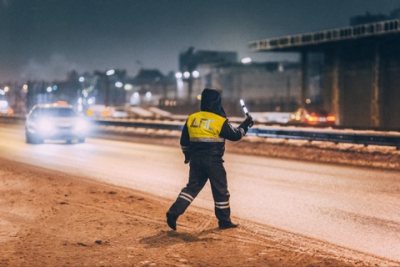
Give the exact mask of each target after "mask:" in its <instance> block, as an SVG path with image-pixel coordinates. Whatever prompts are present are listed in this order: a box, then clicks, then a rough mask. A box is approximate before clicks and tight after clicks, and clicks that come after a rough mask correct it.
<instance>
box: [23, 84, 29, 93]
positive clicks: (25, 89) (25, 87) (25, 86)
mask: <svg viewBox="0 0 400 267" xmlns="http://www.w3.org/2000/svg"><path fill="white" fill-rule="evenodd" d="M22 89H23V90H24V91H25V92H27V91H28V85H27V84H24V85H23V86H22Z"/></svg>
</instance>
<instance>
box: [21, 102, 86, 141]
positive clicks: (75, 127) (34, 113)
mask: <svg viewBox="0 0 400 267" xmlns="http://www.w3.org/2000/svg"><path fill="white" fill-rule="evenodd" d="M88 129H89V125H88V121H87V120H86V118H85V117H83V116H80V115H79V114H78V113H77V112H76V111H75V110H74V109H73V107H72V106H71V105H65V104H44V105H36V106H34V107H33V108H32V110H31V111H30V112H29V114H28V115H27V117H26V123H25V136H26V142H27V143H29V144H40V143H43V141H44V140H46V139H49V140H65V141H67V142H68V143H71V142H72V141H73V140H77V141H78V142H79V143H84V142H85V137H86V135H87V134H88Z"/></svg>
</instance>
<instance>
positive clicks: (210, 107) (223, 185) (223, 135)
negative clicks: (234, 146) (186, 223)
mask: <svg viewBox="0 0 400 267" xmlns="http://www.w3.org/2000/svg"><path fill="white" fill-rule="evenodd" d="M200 109H201V111H199V112H196V113H194V114H191V115H190V116H189V117H188V119H187V120H186V123H185V126H184V127H183V129H182V134H181V139H180V144H181V148H182V151H183V153H184V155H185V161H184V162H185V164H187V163H189V162H190V170H189V182H188V183H187V185H186V187H185V188H183V189H182V190H181V192H180V193H179V195H178V198H177V199H176V201H175V202H174V203H173V204H172V206H171V207H170V209H169V210H168V212H167V224H168V226H169V227H170V228H172V229H173V230H176V221H177V219H178V217H179V216H180V215H181V214H183V213H184V212H185V210H186V209H187V207H188V206H189V205H190V203H191V202H192V201H193V200H194V199H195V197H196V196H197V194H198V193H199V192H200V191H201V189H202V188H203V187H204V185H205V183H206V182H207V180H208V179H210V184H211V190H212V195H213V198H214V202H215V216H216V217H217V219H218V226H219V228H221V229H226V228H234V227H237V224H234V223H232V222H231V218H230V215H231V209H230V206H229V191H228V184H227V178H226V172H225V168H224V166H223V162H224V161H223V159H222V156H223V155H224V152H225V139H228V140H230V141H238V140H240V139H242V137H243V136H245V134H246V133H247V130H248V128H249V127H251V126H252V125H253V119H252V117H251V116H248V117H247V118H246V119H245V120H244V121H243V123H242V124H240V126H239V127H233V126H232V125H231V124H230V123H229V122H228V120H227V118H226V114H225V111H224V109H223V108H222V102H221V94H220V92H219V91H217V90H215V89H208V88H206V89H204V90H203V92H202V94H201V107H200Z"/></svg>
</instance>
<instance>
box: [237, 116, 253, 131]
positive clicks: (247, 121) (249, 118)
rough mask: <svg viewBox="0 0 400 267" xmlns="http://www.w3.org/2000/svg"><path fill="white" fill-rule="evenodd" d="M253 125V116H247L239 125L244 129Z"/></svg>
mask: <svg viewBox="0 0 400 267" xmlns="http://www.w3.org/2000/svg"><path fill="white" fill-rule="evenodd" d="M253 125H254V121H253V117H252V116H250V115H249V116H247V118H246V119H245V120H244V121H243V122H242V124H241V125H240V126H242V127H244V128H245V129H248V128H251V126H253Z"/></svg>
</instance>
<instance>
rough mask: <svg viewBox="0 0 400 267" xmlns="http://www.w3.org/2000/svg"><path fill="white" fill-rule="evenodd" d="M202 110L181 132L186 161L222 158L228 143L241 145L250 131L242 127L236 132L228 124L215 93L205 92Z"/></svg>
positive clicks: (194, 114) (214, 91) (211, 91)
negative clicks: (226, 142) (239, 143)
mask: <svg viewBox="0 0 400 267" xmlns="http://www.w3.org/2000/svg"><path fill="white" fill-rule="evenodd" d="M200 109H201V111H199V112H196V113H193V114H191V115H190V116H189V117H188V119H187V120H186V123H185V126H184V127H183V129H182V134H181V140H180V144H181V147H182V151H183V153H184V154H185V158H186V160H189V159H190V158H193V157H194V156H201V155H209V156H216V157H222V156H223V155H224V152H225V139H228V140H230V141H238V140H240V139H241V138H242V137H243V136H245V134H246V132H247V130H248V127H247V126H245V125H244V124H243V123H242V124H241V125H240V126H239V127H237V128H236V127H233V126H232V125H231V124H230V123H229V122H228V119H227V118H226V115H225V111H224V109H223V108H222V103H221V95H220V93H219V92H218V91H217V90H215V89H204V91H203V93H202V98H201V108H200ZM186 160H185V162H186Z"/></svg>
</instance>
